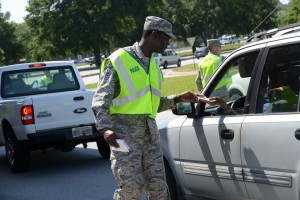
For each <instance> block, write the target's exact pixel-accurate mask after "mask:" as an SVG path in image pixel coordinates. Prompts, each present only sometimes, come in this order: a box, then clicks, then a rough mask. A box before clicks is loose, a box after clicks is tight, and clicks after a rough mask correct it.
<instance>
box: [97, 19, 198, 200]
mask: <svg viewBox="0 0 300 200" xmlns="http://www.w3.org/2000/svg"><path fill="white" fill-rule="evenodd" d="M171 38H175V36H174V35H173V33H172V25H171V23H169V22H168V21H166V20H164V19H162V18H159V17H154V16H148V17H147V18H146V21H145V24H144V31H143V35H142V38H141V40H140V41H139V42H136V43H135V44H134V45H133V46H129V47H124V48H121V49H119V50H117V51H115V52H114V53H113V54H111V55H110V56H109V57H108V58H107V59H105V60H104V61H103V63H102V66H101V75H100V79H99V84H98V88H97V91H96V93H95V95H94V98H93V103H92V108H93V111H94V114H95V119H96V125H97V129H98V130H99V132H100V133H101V134H103V137H104V138H105V140H106V141H107V142H108V143H109V144H110V146H111V147H114V148H115V150H113V149H112V148H111V167H112V171H113V174H114V176H115V179H116V181H117V182H118V184H119V188H118V189H116V190H115V193H114V199H117V200H120V199H122V200H124V199H126V200H134V199H136V200H138V199H139V197H140V196H141V194H142V193H143V192H144V191H145V192H146V193H147V196H148V199H152V200H157V199H159V200H164V199H169V196H168V189H167V184H166V178H165V170H164V164H163V156H162V150H161V146H160V137H159V132H158V129H157V125H156V121H155V116H156V114H157V112H160V111H164V110H167V109H170V108H171V109H174V108H175V103H176V102H199V101H201V99H200V98H201V97H202V96H203V95H200V94H195V93H192V92H186V93H183V94H180V95H172V96H169V97H161V87H162V81H163V78H162V73H161V71H160V68H159V67H158V66H157V65H156V64H155V60H154V58H153V56H152V53H153V52H158V53H162V52H163V51H164V50H165V49H166V48H167V46H168V45H169V44H170V39H171ZM119 138H120V139H124V141H125V142H126V143H127V145H128V147H129V149H130V150H129V152H122V151H117V149H118V147H119V144H118V143H117V141H116V139H119Z"/></svg>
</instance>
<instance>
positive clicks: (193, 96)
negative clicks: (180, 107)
mask: <svg viewBox="0 0 300 200" xmlns="http://www.w3.org/2000/svg"><path fill="white" fill-rule="evenodd" d="M175 102H192V103H199V102H208V98H206V96H205V95H203V94H198V93H194V92H185V93H182V94H179V95H177V96H176V97H175Z"/></svg>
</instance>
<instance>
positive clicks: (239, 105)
mask: <svg viewBox="0 0 300 200" xmlns="http://www.w3.org/2000/svg"><path fill="white" fill-rule="evenodd" d="M245 99H246V96H242V97H239V98H237V99H236V100H235V101H233V102H232V104H231V106H230V107H231V108H232V109H234V108H242V107H244V103H245Z"/></svg>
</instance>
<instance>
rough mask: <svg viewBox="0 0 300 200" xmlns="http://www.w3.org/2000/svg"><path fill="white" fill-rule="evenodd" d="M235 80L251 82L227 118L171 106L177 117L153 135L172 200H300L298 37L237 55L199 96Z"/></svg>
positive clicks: (215, 109)
mask: <svg viewBox="0 0 300 200" xmlns="http://www.w3.org/2000/svg"><path fill="white" fill-rule="evenodd" d="M236 74H239V76H240V78H241V79H249V80H250V81H245V83H248V85H247V86H245V87H244V88H246V90H247V91H245V93H244V95H242V96H236V97H235V98H232V99H231V100H230V101H228V102H227V103H228V104H229V105H230V106H231V108H232V109H231V110H230V112H228V110H227V111H224V110H223V109H222V108H221V107H219V106H218V105H214V106H212V105H207V104H205V103H199V104H197V105H194V104H190V103H177V104H176V109H175V110H173V112H174V114H176V115H183V117H180V118H178V119H175V120H173V121H170V122H168V123H166V124H163V125H161V126H160V127H159V130H160V135H161V144H162V149H163V153H164V161H165V168H166V174H167V182H168V186H169V190H170V195H171V198H172V200H174V199H180V200H182V199H221V200H244V199H256V200H287V199H288V200H299V199H300V197H299V196H300V156H298V153H299V152H300V113H299V110H300V99H299V92H300V33H293V34H288V35H284V36H279V37H276V38H275V37H274V38H271V39H266V40H262V41H258V42H255V43H250V44H248V45H245V46H243V47H241V48H239V49H237V50H236V51H234V52H233V53H231V54H230V55H229V56H228V57H227V58H226V59H225V60H224V62H223V63H222V64H221V66H220V67H219V68H218V70H217V71H216V73H215V74H214V75H213V77H212V78H211V79H210V80H209V82H208V84H207V85H206V86H205V88H204V89H203V91H202V93H203V94H205V95H206V96H207V97H212V96H214V93H215V91H216V89H217V88H218V83H219V82H220V81H221V80H222V78H224V77H226V79H228V76H234V75H236ZM223 80H224V79H223ZM231 84H232V82H230V81H229V82H228V84H227V88H229V87H230V85H231ZM288 90H289V93H288V94H289V95H288V96H287V95H286V94H287V91H288ZM225 93H226V91H225ZM277 94H279V95H277ZM232 111H234V112H232Z"/></svg>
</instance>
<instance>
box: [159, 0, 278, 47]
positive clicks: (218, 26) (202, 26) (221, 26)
mask: <svg viewBox="0 0 300 200" xmlns="http://www.w3.org/2000/svg"><path fill="white" fill-rule="evenodd" d="M278 2H279V1H278V0H264V1H259V2H257V1H245V0H226V1H224V0H206V1H199V0H172V1H170V0H164V1H163V4H164V5H163V6H162V7H164V9H163V10H158V12H159V14H161V15H162V16H165V17H166V18H170V19H172V22H173V23H174V26H175V27H176V28H175V32H176V31H178V30H179V31H180V33H179V35H181V36H182V37H183V38H186V37H191V36H199V37H200V38H201V40H202V41H203V42H204V43H205V44H206V40H207V39H209V38H214V37H219V36H220V35H222V34H225V33H227V34H233V33H234V34H238V35H244V34H249V33H250V32H251V31H252V30H253V29H254V28H255V27H257V25H258V24H260V22H262V21H263V20H264V19H265V18H266V17H267V16H268V15H269V14H270V13H271V12H272V11H273V10H274V9H275V7H276V5H277V4H278ZM275 18H276V15H271V17H269V18H268V19H267V20H265V21H264V23H262V24H261V25H260V26H259V27H258V28H257V30H263V29H269V28H273V27H275V26H276V20H275Z"/></svg>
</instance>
